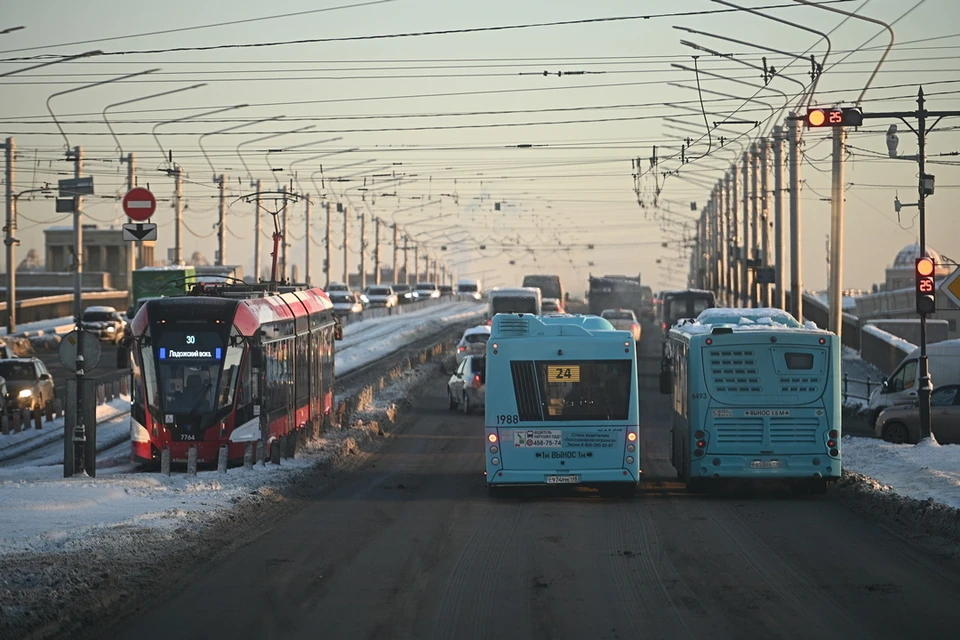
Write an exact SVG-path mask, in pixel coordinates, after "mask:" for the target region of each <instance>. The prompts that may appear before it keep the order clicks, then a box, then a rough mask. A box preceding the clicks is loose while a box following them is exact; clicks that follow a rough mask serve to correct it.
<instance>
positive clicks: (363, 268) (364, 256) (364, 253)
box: [357, 211, 367, 291]
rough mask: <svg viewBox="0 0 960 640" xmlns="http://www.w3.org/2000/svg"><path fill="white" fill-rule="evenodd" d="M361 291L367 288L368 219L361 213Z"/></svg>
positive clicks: (359, 216)
mask: <svg viewBox="0 0 960 640" xmlns="http://www.w3.org/2000/svg"><path fill="white" fill-rule="evenodd" d="M357 217H358V218H360V290H361V291H363V290H364V289H366V288H367V219H366V216H364V215H363V212H362V211H361V212H360V215H358V216H357Z"/></svg>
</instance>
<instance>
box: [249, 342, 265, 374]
mask: <svg viewBox="0 0 960 640" xmlns="http://www.w3.org/2000/svg"><path fill="white" fill-rule="evenodd" d="M250 366H251V367H252V368H254V369H262V368H263V349H261V348H260V347H253V348H251V349H250Z"/></svg>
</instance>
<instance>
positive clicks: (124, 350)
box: [117, 344, 130, 369]
mask: <svg viewBox="0 0 960 640" xmlns="http://www.w3.org/2000/svg"><path fill="white" fill-rule="evenodd" d="M129 366H130V347H128V346H127V345H125V344H124V345H120V347H119V348H118V349H117V369H126V368H127V367H129Z"/></svg>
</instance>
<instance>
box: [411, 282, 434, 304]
mask: <svg viewBox="0 0 960 640" xmlns="http://www.w3.org/2000/svg"><path fill="white" fill-rule="evenodd" d="M413 290H414V291H416V292H417V295H419V296H420V297H419V299H420V300H426V299H427V298H439V297H440V287H438V286H437V283H436V282H418V283H417V285H416V286H415V287H414V288H413Z"/></svg>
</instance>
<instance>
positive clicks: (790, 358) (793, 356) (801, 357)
mask: <svg viewBox="0 0 960 640" xmlns="http://www.w3.org/2000/svg"><path fill="white" fill-rule="evenodd" d="M784 358H785V359H786V361H787V369H795V370H810V369H813V354H812V353H785V354H784Z"/></svg>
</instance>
